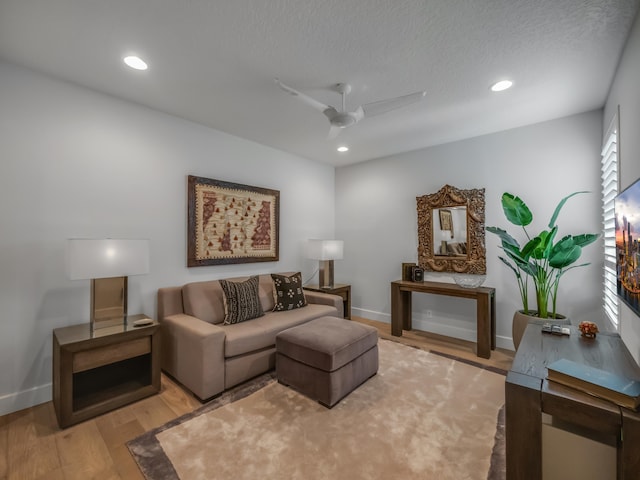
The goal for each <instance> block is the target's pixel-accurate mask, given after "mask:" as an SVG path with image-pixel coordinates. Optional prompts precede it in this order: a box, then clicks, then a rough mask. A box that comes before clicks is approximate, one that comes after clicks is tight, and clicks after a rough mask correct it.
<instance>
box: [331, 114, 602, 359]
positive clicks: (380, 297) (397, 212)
mask: <svg viewBox="0 0 640 480" xmlns="http://www.w3.org/2000/svg"><path fill="white" fill-rule="evenodd" d="M601 120H602V111H601V110H597V111H593V112H588V113H584V114H581V115H575V116H572V117H568V118H562V119H559V120H554V121H550V122H545V123H540V124H536V125H532V126H528V127H523V128H518V129H514V130H508V131H504V132H500V133H497V134H492V135H486V136H482V137H477V138H472V139H468V140H464V141H459V142H455V143H450V144H446V145H441V146H437V147H432V148H427V149H423V150H419V151H415V152H411V153H406V154H403V155H396V156H392V157H388V158H382V159H379V160H375V161H371V162H366V163H362V164H357V165H352V166H347V167H342V168H339V169H337V171H336V236H337V238H341V239H343V240H344V242H345V247H344V248H345V253H344V260H340V261H337V262H336V278H337V279H339V280H340V281H341V282H348V283H351V284H352V295H353V307H354V314H356V315H362V316H364V317H368V318H374V319H377V320H382V321H386V322H389V321H390V310H391V308H390V307H391V305H390V304H391V298H390V286H389V283H390V282H391V281H393V280H396V279H399V278H400V276H401V272H400V269H401V263H402V262H416V261H417V246H418V245H417V242H418V241H417V214H416V196H420V195H424V194H429V193H435V192H437V191H438V190H439V189H440V188H441V187H442V186H443V185H445V184H450V185H453V186H455V187H457V188H461V189H471V188H485V189H486V192H485V199H486V225H495V226H501V227H502V228H505V229H506V230H507V231H510V232H512V231H513V226H511V225H510V224H509V223H508V222H507V221H506V220H505V219H504V214H503V212H502V207H501V205H500V197H501V195H502V193H503V192H505V191H509V192H511V193H514V194H516V195H518V196H520V197H521V198H523V199H524V200H525V201H526V202H527V204H528V205H529V206H530V208H531V209H532V211H533V214H534V225H537V226H538V228H539V229H542V228H543V227H546V225H547V223H548V221H549V218H550V217H551V215H552V213H553V210H554V209H555V207H556V205H557V203H558V202H559V200H560V199H561V198H562V197H564V196H566V195H568V194H570V193H572V192H574V191H578V190H588V191H590V192H592V193H590V194H588V195H579V196H577V197H574V198H572V199H571V200H569V202H568V203H567V204H566V205H565V207H564V209H563V211H562V213H561V215H560V217H559V222H558V225H559V226H560V231H559V235H565V234H578V233H586V232H589V233H599V232H600V230H601V207H600V194H599V191H600V183H599V182H600V179H599V169H600V157H599V155H600V142H601V137H602V134H601V131H602V121H601ZM512 234H513V235H514V236H516V237H517V238H522V237H519V233H517V232H513V233H512ZM486 244H487V279H486V282H485V285H487V286H493V287H495V288H496V299H497V335H498V346H501V347H504V348H511V349H512V348H513V344H512V342H511V321H512V318H513V313H514V311H515V310H517V309H519V308H522V307H521V304H520V296H519V293H518V290H517V285H516V281H515V277H514V276H513V273H512V272H511V271H510V270H508V269H507V267H506V266H504V265H503V264H502V263H501V262H500V261H499V260H498V254H499V253H500V252H501V251H499V249H498V244H499V243H498V241H497V238H496V237H495V236H493V235H489V234H487V238H486ZM582 260H583V261H590V262H591V263H592V265H590V266H589V267H586V268H583V269H582V270H581V271H579V270H576V271H572V272H568V273H567V274H566V276H565V277H564V278H563V280H562V282H561V288H560V295H559V304H558V311H559V312H561V313H564V314H566V315H569V316H570V317H572V318H573V319H575V320H576V321H579V320H592V321H596V322H600V321H601V319H602V311H601V303H602V302H601V297H602V293H601V278H602V263H603V262H602V244H601V242H598V243H596V244H594V245H590V246H589V247H587V248H585V250H584V252H583V257H582ZM434 278H435V277H434ZM444 280H447V281H450V278H445V279H444ZM413 298H414V300H413V323H414V327H415V328H419V329H424V330H429V331H433V332H436V333H442V334H446V335H450V336H454V337H458V338H463V339H467V340H475V338H476V321H475V302H474V301H473V300H465V299H451V298H450V297H438V296H432V295H424V294H422V295H420V294H414V295H413ZM534 298H535V297H534Z"/></svg>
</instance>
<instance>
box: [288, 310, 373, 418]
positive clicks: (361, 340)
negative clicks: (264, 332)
mask: <svg viewBox="0 0 640 480" xmlns="http://www.w3.org/2000/svg"><path fill="white" fill-rule="evenodd" d="M377 371H378V332H377V330H376V329H375V328H373V327H370V326H368V325H363V324H361V323H356V322H352V321H350V320H344V319H340V318H336V317H321V318H317V319H315V320H311V321H310V322H308V323H305V324H302V325H298V326H297V327H293V328H289V329H287V330H284V331H282V332H280V333H279V334H278V335H277V336H276V375H277V377H278V382H280V383H282V384H284V385H288V386H290V387H291V388H293V389H294V390H297V391H299V392H300V393H303V394H304V395H306V396H308V397H309V398H312V399H313V400H316V401H318V402H320V403H321V404H323V405H324V406H326V407H329V408H331V407H333V406H334V405H335V404H336V403H338V402H339V401H340V400H341V399H343V398H344V397H345V396H347V395H348V394H349V393H351V392H352V391H353V390H355V389H356V388H357V387H358V386H359V385H361V384H362V383H364V382H365V381H366V380H367V379H368V378H370V377H372V376H373V375H375V374H376V372H377Z"/></svg>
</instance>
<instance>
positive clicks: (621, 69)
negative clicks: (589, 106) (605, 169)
mask: <svg viewBox="0 0 640 480" xmlns="http://www.w3.org/2000/svg"><path fill="white" fill-rule="evenodd" d="M638 85H640V16H639V17H637V18H636V21H635V24H634V26H633V28H632V30H631V33H630V35H629V39H628V40H627V45H626V47H625V50H624V52H623V54H622V58H621V60H620V63H619V65H618V70H617V71H616V75H615V77H614V81H613V84H612V87H611V90H610V92H609V96H608V97H607V102H606V105H605V109H604V125H603V128H604V129H606V128H607V127H608V126H609V123H610V122H611V119H612V118H613V116H614V115H615V113H616V110H617V109H618V107H620V122H619V123H620V131H619V136H618V155H619V157H618V161H619V164H618V165H619V168H620V170H619V171H618V174H619V176H620V185H619V186H620V190H621V191H622V190H623V189H625V188H627V187H628V186H629V185H631V184H632V183H633V182H635V181H636V180H637V179H638V178H640V135H638V132H640V88H638ZM619 303H620V308H619V320H620V336H621V337H622V339H623V340H624V342H625V345H626V346H627V348H628V349H629V351H630V352H631V354H632V355H633V357H634V358H635V360H636V362H638V363H640V318H638V316H637V315H636V314H635V313H633V311H632V310H631V309H630V308H629V307H627V306H626V305H625V304H624V303H623V302H622V301H620V302H619Z"/></svg>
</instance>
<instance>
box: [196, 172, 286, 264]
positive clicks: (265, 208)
mask: <svg viewBox="0 0 640 480" xmlns="http://www.w3.org/2000/svg"><path fill="white" fill-rule="evenodd" d="M187 197H188V199H187V200H188V204H187V210H188V212H187V266H189V267H200V266H205V265H225V264H232V263H251V262H274V261H277V260H278V258H279V243H278V236H279V235H278V234H279V223H280V192H279V191H278V190H270V189H267V188H260V187H252V186H249V185H242V184H238V183H231V182H223V181H221V180H213V179H210V178H204V177H196V176H193V175H189V177H188V184H187Z"/></svg>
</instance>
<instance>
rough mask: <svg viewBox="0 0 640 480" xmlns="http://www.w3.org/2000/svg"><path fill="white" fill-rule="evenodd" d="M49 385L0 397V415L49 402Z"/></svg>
mask: <svg viewBox="0 0 640 480" xmlns="http://www.w3.org/2000/svg"><path fill="white" fill-rule="evenodd" d="M51 395H52V394H51V383H47V384H45V385H40V386H39V387H33V388H30V389H28V390H23V391H21V392H15V393H8V394H6V395H2V396H0V415H7V414H8V413H13V412H17V411H18V410H23V409H25V408H29V407H33V406H35V405H40V404H41V403H45V402H49V401H51Z"/></svg>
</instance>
